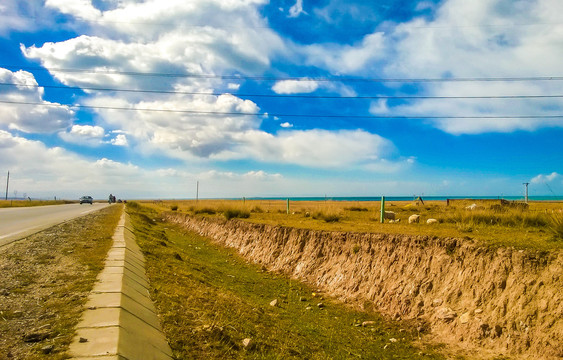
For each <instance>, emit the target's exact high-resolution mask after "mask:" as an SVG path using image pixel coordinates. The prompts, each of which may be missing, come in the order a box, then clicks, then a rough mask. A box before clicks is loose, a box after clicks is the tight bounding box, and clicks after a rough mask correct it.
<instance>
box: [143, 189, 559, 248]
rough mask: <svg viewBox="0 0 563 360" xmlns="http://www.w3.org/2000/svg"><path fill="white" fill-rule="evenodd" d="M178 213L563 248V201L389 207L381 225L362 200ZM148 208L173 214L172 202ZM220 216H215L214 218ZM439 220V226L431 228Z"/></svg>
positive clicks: (212, 203) (196, 206)
mask: <svg viewBox="0 0 563 360" xmlns="http://www.w3.org/2000/svg"><path fill="white" fill-rule="evenodd" d="M173 203H174V204H176V205H177V206H178V209H177V211H180V212H188V213H191V214H194V215H195V214H198V215H199V216H220V214H222V212H223V211H224V210H223V209H226V208H230V209H240V210H241V211H246V212H249V213H250V217H249V218H248V219H246V220H245V221H250V222H256V223H263V224H271V225H281V226H288V227H296V228H307V229H313V230H325V231H353V232H372V233H390V234H405V235H428V236H438V237H460V238H470V239H472V240H474V241H477V242H478V243H481V244H484V245H487V246H514V247H517V248H535V249H538V250H550V249H561V248H563V242H561V241H551V240H552V239H553V238H554V234H553V230H552V229H554V228H557V225H554V220H553V216H552V215H553V214H559V213H560V212H563V203H562V202H531V203H530V205H529V208H527V209H525V208H522V207H519V206H502V207H498V206H493V205H491V204H493V202H488V203H483V204H479V205H480V207H481V208H478V209H476V210H466V209H465V207H466V206H467V205H468V204H466V203H463V202H456V203H455V204H453V205H450V206H446V202H445V201H430V202H425V204H424V205H422V204H417V203H415V202H388V203H386V207H385V210H386V211H393V212H395V216H396V218H397V219H400V222H399V223H395V224H390V223H388V222H386V223H383V224H381V223H380V222H379V210H380V207H381V205H380V203H379V202H359V201H291V202H290V207H289V214H288V213H287V208H286V206H287V204H286V201H284V200H246V201H242V200H200V201H198V202H197V203H196V202H195V201H174V202H173ZM146 205H148V206H150V207H153V208H155V209H158V210H169V203H168V202H163V203H151V202H146ZM214 213H215V214H214ZM412 214H419V215H420V216H421V219H420V220H421V222H420V223H419V224H408V217H409V216H410V215H412ZM430 218H434V219H436V220H438V222H439V223H438V224H433V225H429V224H426V220H427V219H430Z"/></svg>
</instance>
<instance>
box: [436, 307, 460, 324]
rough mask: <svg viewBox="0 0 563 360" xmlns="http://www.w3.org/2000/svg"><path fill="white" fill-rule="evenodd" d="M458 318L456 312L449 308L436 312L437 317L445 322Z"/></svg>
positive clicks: (442, 308)
mask: <svg viewBox="0 0 563 360" xmlns="http://www.w3.org/2000/svg"><path fill="white" fill-rule="evenodd" d="M456 316H457V314H456V312H455V311H453V310H452V309H450V308H449V307H441V308H439V309H438V310H437V311H436V317H437V318H438V319H441V320H443V321H445V322H449V321H452V320H453V319H455V318H456Z"/></svg>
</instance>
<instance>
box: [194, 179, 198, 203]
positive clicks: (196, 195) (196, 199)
mask: <svg viewBox="0 0 563 360" xmlns="http://www.w3.org/2000/svg"><path fill="white" fill-rule="evenodd" d="M198 200H199V181H198V182H197V183H196V191H195V203H196V204H197V202H198Z"/></svg>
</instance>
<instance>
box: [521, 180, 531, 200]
mask: <svg viewBox="0 0 563 360" xmlns="http://www.w3.org/2000/svg"><path fill="white" fill-rule="evenodd" d="M522 184H523V185H525V186H526V198H525V199H526V204H527V203H528V185H529V184H530V183H527V182H525V183H522Z"/></svg>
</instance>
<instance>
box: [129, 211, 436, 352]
mask: <svg viewBox="0 0 563 360" xmlns="http://www.w3.org/2000/svg"><path fill="white" fill-rule="evenodd" d="M128 211H129V213H130V215H131V220H132V225H133V228H134V229H135V230H134V231H135V234H136V237H137V242H138V243H139V245H140V247H141V249H142V251H143V253H144V254H145V258H146V261H147V262H146V271H147V275H148V277H149V282H150V284H151V289H150V291H151V297H152V298H153V299H154V300H155V303H156V307H157V309H158V313H159V316H160V319H161V321H162V326H163V329H164V332H165V334H166V336H167V339H168V341H169V343H170V345H171V347H172V350H173V353H174V356H175V357H176V358H177V359H349V358H358V359H359V358H362V359H436V358H442V357H441V356H440V355H438V354H436V353H434V352H433V351H432V350H429V349H419V348H417V347H415V346H414V345H413V342H414V341H415V340H416V339H417V338H418V335H419V334H418V333H417V331H416V330H414V327H415V326H414V325H413V324H407V323H399V322H387V321H385V320H383V319H382V318H381V317H380V316H378V315H377V314H376V313H373V312H360V311H355V310H353V309H351V308H349V307H347V306H345V305H343V304H340V303H339V302H337V301H336V300H334V299H331V298H329V297H327V296H324V295H323V294H319V293H318V292H317V291H315V289H313V288H310V287H308V286H307V285H305V284H302V283H300V282H297V281H294V280H290V279H288V278H286V277H284V276H281V275H279V274H274V273H270V272H266V271H264V269H262V268H261V267H260V266H257V265H254V264H249V263H247V262H246V261H244V259H242V258H240V257H239V256H238V255H237V253H236V252H235V251H234V250H232V249H226V248H223V247H220V246H217V245H215V244H213V243H212V242H211V241H210V240H209V239H207V238H204V237H201V236H198V235H196V234H194V233H191V232H187V231H186V230H184V229H182V228H179V227H177V226H175V225H172V224H169V223H165V222H160V221H159V220H158V219H159V218H160V217H159V216H158V214H157V213H156V212H154V211H153V210H149V209H140V208H139V207H135V208H132V207H130V208H129V209H128ZM152 219H157V221H153V220H152ZM275 299H277V300H278V305H277V306H275V307H273V306H270V302H272V301H273V300H275ZM319 303H323V304H324V306H323V307H319V306H318V304H319ZM364 321H374V324H373V326H369V327H362V326H360V325H361V324H362V322H364ZM245 338H250V339H252V342H253V344H254V345H253V346H251V347H250V348H245V347H244V346H243V340H244V339H245ZM390 339H396V340H397V342H393V341H392V340H390Z"/></svg>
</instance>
